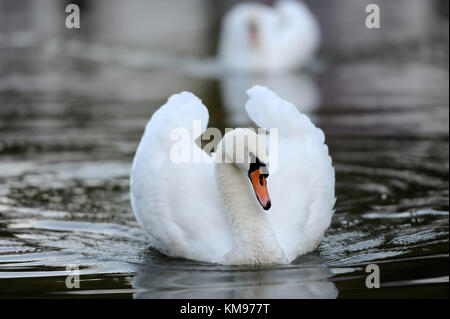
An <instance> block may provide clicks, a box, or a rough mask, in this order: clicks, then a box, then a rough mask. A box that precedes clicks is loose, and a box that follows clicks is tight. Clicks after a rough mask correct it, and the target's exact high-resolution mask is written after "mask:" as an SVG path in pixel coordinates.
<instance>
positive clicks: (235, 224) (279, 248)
mask: <svg viewBox="0 0 450 319" xmlns="http://www.w3.org/2000/svg"><path fill="white" fill-rule="evenodd" d="M247 93H248V95H249V100H248V102H247V104H246V105H245V108H246V111H247V113H248V115H249V116H250V118H251V119H252V120H253V121H254V122H255V123H256V124H257V125H258V126H259V127H261V128H267V129H268V131H269V134H267V135H264V134H257V132H255V131H254V130H252V129H249V128H236V129H233V130H231V131H228V132H227V133H226V134H225V135H224V136H223V138H222V139H221V140H220V142H219V143H218V145H217V147H216V151H215V153H212V154H211V155H209V154H207V153H206V152H205V151H203V150H202V149H201V148H200V147H198V146H197V144H196V142H195V140H196V139H197V138H198V136H199V135H200V134H201V132H204V130H205V129H206V127H207V123H208V119H209V115H208V111H207V109H206V107H205V106H204V105H203V104H202V102H201V100H200V99H199V98H197V97H196V96H195V95H194V94H192V93H189V92H182V93H179V94H175V95H173V96H171V97H170V98H169V99H168V101H167V102H166V104H164V105H163V106H162V107H160V108H159V109H158V110H157V111H156V112H155V113H154V114H153V116H152V117H151V119H150V121H149V122H148V124H147V126H146V128H145V132H144V134H143V136H142V139H141V141H140V143H139V145H138V148H137V151H136V154H135V157H134V160H133V165H132V168H131V174H130V199H131V205H132V209H133V212H134V214H135V216H136V219H137V221H138V223H139V224H140V226H141V227H142V228H143V229H144V231H145V232H146V234H147V235H148V238H149V242H150V246H152V247H153V248H155V249H157V250H159V251H160V252H161V253H163V254H165V255H168V256H171V257H181V258H186V259H191V260H197V261H204V262H210V263H218V264H223V265H260V264H289V263H291V262H292V261H293V260H294V259H295V258H296V257H297V256H299V255H302V254H305V253H307V252H310V251H312V250H314V249H316V248H317V246H318V245H319V243H320V241H321V239H322V237H323V234H324V232H325V230H326V229H327V228H328V227H329V225H330V222H331V217H332V215H333V212H334V210H333V207H334V203H335V196H334V184H335V176H334V169H333V166H332V160H331V157H330V155H329V152H328V147H327V146H326V144H325V143H324V139H325V137H324V134H323V132H322V131H321V130H320V129H319V128H317V127H315V126H314V124H313V123H312V122H311V121H310V120H309V118H308V117H307V116H306V115H304V114H301V113H300V112H299V111H298V109H297V108H296V107H295V106H294V105H293V104H291V103H289V102H287V101H284V100H283V99H281V98H280V97H278V96H277V95H276V94H275V93H274V92H272V91H270V90H269V89H267V88H265V87H262V86H254V87H252V88H251V89H250V90H248V91H247ZM194 121H198V122H199V123H200V127H199V132H197V133H194V127H193V122H194ZM180 128H182V129H183V130H185V131H187V132H189V133H190V138H189V139H188V141H187V144H189V145H190V149H191V151H192V154H191V155H192V157H197V158H203V159H205V160H204V161H201V162H200V163H199V162H195V163H190V162H176V161H174V160H173V157H172V156H173V153H172V151H173V145H174V139H173V137H174V136H173V132H174V130H178V129H180ZM275 129H276V130H275ZM275 133H277V136H278V138H277V139H276V141H277V148H278V149H277V151H275V147H274V146H275V144H271V143H269V142H270V138H272V137H273V136H275ZM272 135H273V136H272ZM233 143H234V144H233ZM271 149H272V150H273V151H272V152H271V151H270V150H271ZM236 150H243V152H242V153H241V156H237V155H239V154H238V153H237V151H236ZM238 157H239V158H238ZM275 163H277V164H278V165H273V164H275Z"/></svg>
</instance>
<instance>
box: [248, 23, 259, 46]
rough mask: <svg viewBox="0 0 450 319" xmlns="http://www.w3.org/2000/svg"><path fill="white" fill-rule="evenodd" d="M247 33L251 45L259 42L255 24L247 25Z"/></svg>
mask: <svg viewBox="0 0 450 319" xmlns="http://www.w3.org/2000/svg"><path fill="white" fill-rule="evenodd" d="M248 35H249V38H250V42H251V43H252V44H253V45H258V44H259V30H258V27H257V26H256V24H254V23H250V24H249V26H248Z"/></svg>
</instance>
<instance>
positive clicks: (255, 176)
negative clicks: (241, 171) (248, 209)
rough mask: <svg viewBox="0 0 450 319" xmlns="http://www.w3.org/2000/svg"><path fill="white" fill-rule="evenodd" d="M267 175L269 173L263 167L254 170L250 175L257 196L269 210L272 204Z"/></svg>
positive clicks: (263, 206)
mask: <svg viewBox="0 0 450 319" xmlns="http://www.w3.org/2000/svg"><path fill="white" fill-rule="evenodd" d="M267 176H268V174H266V173H265V172H264V171H263V170H262V169H257V170H254V171H253V172H251V173H250V176H249V177H250V181H251V182H252V186H253V189H254V191H255V194H256V197H257V198H258V201H259V203H260V204H261V206H262V208H263V209H264V210H269V208H270V206H271V203H270V197H269V192H268V191H267Z"/></svg>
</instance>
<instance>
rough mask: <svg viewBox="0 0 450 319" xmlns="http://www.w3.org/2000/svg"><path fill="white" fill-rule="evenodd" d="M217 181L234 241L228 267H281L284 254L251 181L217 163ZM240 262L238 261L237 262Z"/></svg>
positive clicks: (229, 166) (223, 164)
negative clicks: (278, 264)
mask: <svg viewBox="0 0 450 319" xmlns="http://www.w3.org/2000/svg"><path fill="white" fill-rule="evenodd" d="M215 173H216V181H217V185H218V188H219V192H220V193H221V195H222V199H223V201H224V205H225V210H226V212H227V214H228V218H229V223H230V226H231V231H232V234H233V240H234V246H235V247H234V251H233V252H232V254H231V257H230V256H229V258H230V259H235V260H228V262H229V263H240V264H242V263H247V264H256V263H278V262H283V261H284V260H283V258H284V253H283V251H282V249H281V247H280V245H279V244H278V241H277V239H276V237H275V234H274V232H273V230H272V227H271V226H270V223H269V219H268V217H267V213H265V212H263V211H262V208H261V207H260V206H259V204H258V203H257V201H256V197H255V195H254V192H253V189H252V188H251V186H250V183H249V181H248V179H247V178H246V177H245V176H244V174H242V173H241V171H240V170H239V168H238V167H237V166H236V165H234V164H233V163H216V165H215ZM236 259H239V260H236Z"/></svg>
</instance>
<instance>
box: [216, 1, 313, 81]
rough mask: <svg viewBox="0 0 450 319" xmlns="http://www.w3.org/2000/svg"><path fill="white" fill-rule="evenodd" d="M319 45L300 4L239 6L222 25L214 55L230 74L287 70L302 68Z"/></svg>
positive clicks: (308, 12)
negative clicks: (217, 48) (216, 54)
mask: <svg viewBox="0 0 450 319" xmlns="http://www.w3.org/2000/svg"><path fill="white" fill-rule="evenodd" d="M319 44H320V29H319V25H318V23H317V21H316V18H315V17H314V16H313V14H312V13H311V11H310V10H309V9H308V7H307V6H306V5H305V4H304V3H302V2H300V1H295V0H281V1H279V2H277V3H276V5H275V7H274V8H271V7H268V6H266V5H263V4H259V3H242V4H239V5H237V6H235V7H234V8H232V9H231V11H230V12H229V13H228V14H227V15H226V16H225V18H224V20H223V22H222V29H221V34H220V40H219V50H218V55H219V59H220V60H221V62H222V64H223V65H224V66H225V67H226V68H227V69H231V70H232V71H250V72H276V71H287V70H291V69H295V68H298V67H301V66H304V65H305V64H306V63H307V62H308V60H310V58H311V57H312V56H313V54H314V53H315V51H316V50H317V48H318V46H319Z"/></svg>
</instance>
